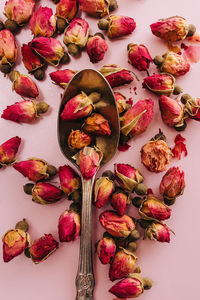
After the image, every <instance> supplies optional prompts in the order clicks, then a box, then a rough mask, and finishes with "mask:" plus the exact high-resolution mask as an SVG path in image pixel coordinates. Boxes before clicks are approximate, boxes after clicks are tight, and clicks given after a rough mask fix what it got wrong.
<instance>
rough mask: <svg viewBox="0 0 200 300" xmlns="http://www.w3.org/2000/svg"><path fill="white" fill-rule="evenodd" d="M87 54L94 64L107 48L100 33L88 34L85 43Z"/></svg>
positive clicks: (102, 56)
mask: <svg viewBox="0 0 200 300" xmlns="http://www.w3.org/2000/svg"><path fill="white" fill-rule="evenodd" d="M86 50H87V54H88V56H89V58H90V61H91V62H92V63H93V64H95V63H98V62H99V61H101V60H102V59H103V58H104V55H105V53H106V51H107V50H108V45H107V43H106V41H105V39H104V36H103V35H102V34H101V33H96V34H95V35H93V36H92V35H90V36H89V38H88V41H87V45H86Z"/></svg>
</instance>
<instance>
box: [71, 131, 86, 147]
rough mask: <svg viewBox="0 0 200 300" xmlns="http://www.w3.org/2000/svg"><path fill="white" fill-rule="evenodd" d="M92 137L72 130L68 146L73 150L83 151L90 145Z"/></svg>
mask: <svg viewBox="0 0 200 300" xmlns="http://www.w3.org/2000/svg"><path fill="white" fill-rule="evenodd" d="M91 141H92V139H91V137H90V136H89V135H88V134H87V133H85V132H83V131H80V130H72V132H71V133H70V135H69V137H68V146H69V147H70V148H72V149H82V148H84V147H87V146H89V145H90V143H91Z"/></svg>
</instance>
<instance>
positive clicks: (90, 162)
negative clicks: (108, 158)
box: [73, 147, 103, 180]
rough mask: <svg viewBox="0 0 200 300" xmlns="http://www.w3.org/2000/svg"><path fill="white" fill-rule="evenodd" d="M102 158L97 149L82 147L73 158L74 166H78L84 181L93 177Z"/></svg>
mask: <svg viewBox="0 0 200 300" xmlns="http://www.w3.org/2000/svg"><path fill="white" fill-rule="evenodd" d="M102 156H103V154H102V152H101V151H100V150H99V149H97V148H95V149H93V148H91V147H84V148H83V150H81V151H79V152H78V153H77V154H76V155H75V156H74V157H73V158H74V159H75V160H76V164H77V165H78V166H79V168H80V170H81V174H82V175H83V178H84V179H86V180H88V179H91V178H92V177H93V176H94V174H95V173H96V172H97V170H98V168H99V166H100V162H101V160H102Z"/></svg>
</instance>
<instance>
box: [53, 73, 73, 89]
mask: <svg viewBox="0 0 200 300" xmlns="http://www.w3.org/2000/svg"><path fill="white" fill-rule="evenodd" d="M76 73H77V71H74V70H70V69H64V70H57V71H54V72H51V73H49V76H50V78H51V80H52V81H54V82H55V83H56V84H57V85H59V86H61V87H62V88H65V87H66V86H67V84H68V83H69V82H70V80H71V79H72V78H73V77H74V75H75V74H76Z"/></svg>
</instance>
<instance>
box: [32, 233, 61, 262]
mask: <svg viewBox="0 0 200 300" xmlns="http://www.w3.org/2000/svg"><path fill="white" fill-rule="evenodd" d="M58 245H59V244H58V242H57V241H56V240H55V239H54V238H53V236H52V234H50V233H49V234H44V236H42V237H41V238H39V239H37V240H35V241H34V242H33V244H32V245H31V247H30V248H29V253H30V256H31V259H32V261H33V262H34V263H35V264H39V263H40V262H42V261H44V260H45V259H47V258H48V257H49V255H51V254H52V253H53V252H54V251H56V249H57V248H58Z"/></svg>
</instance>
